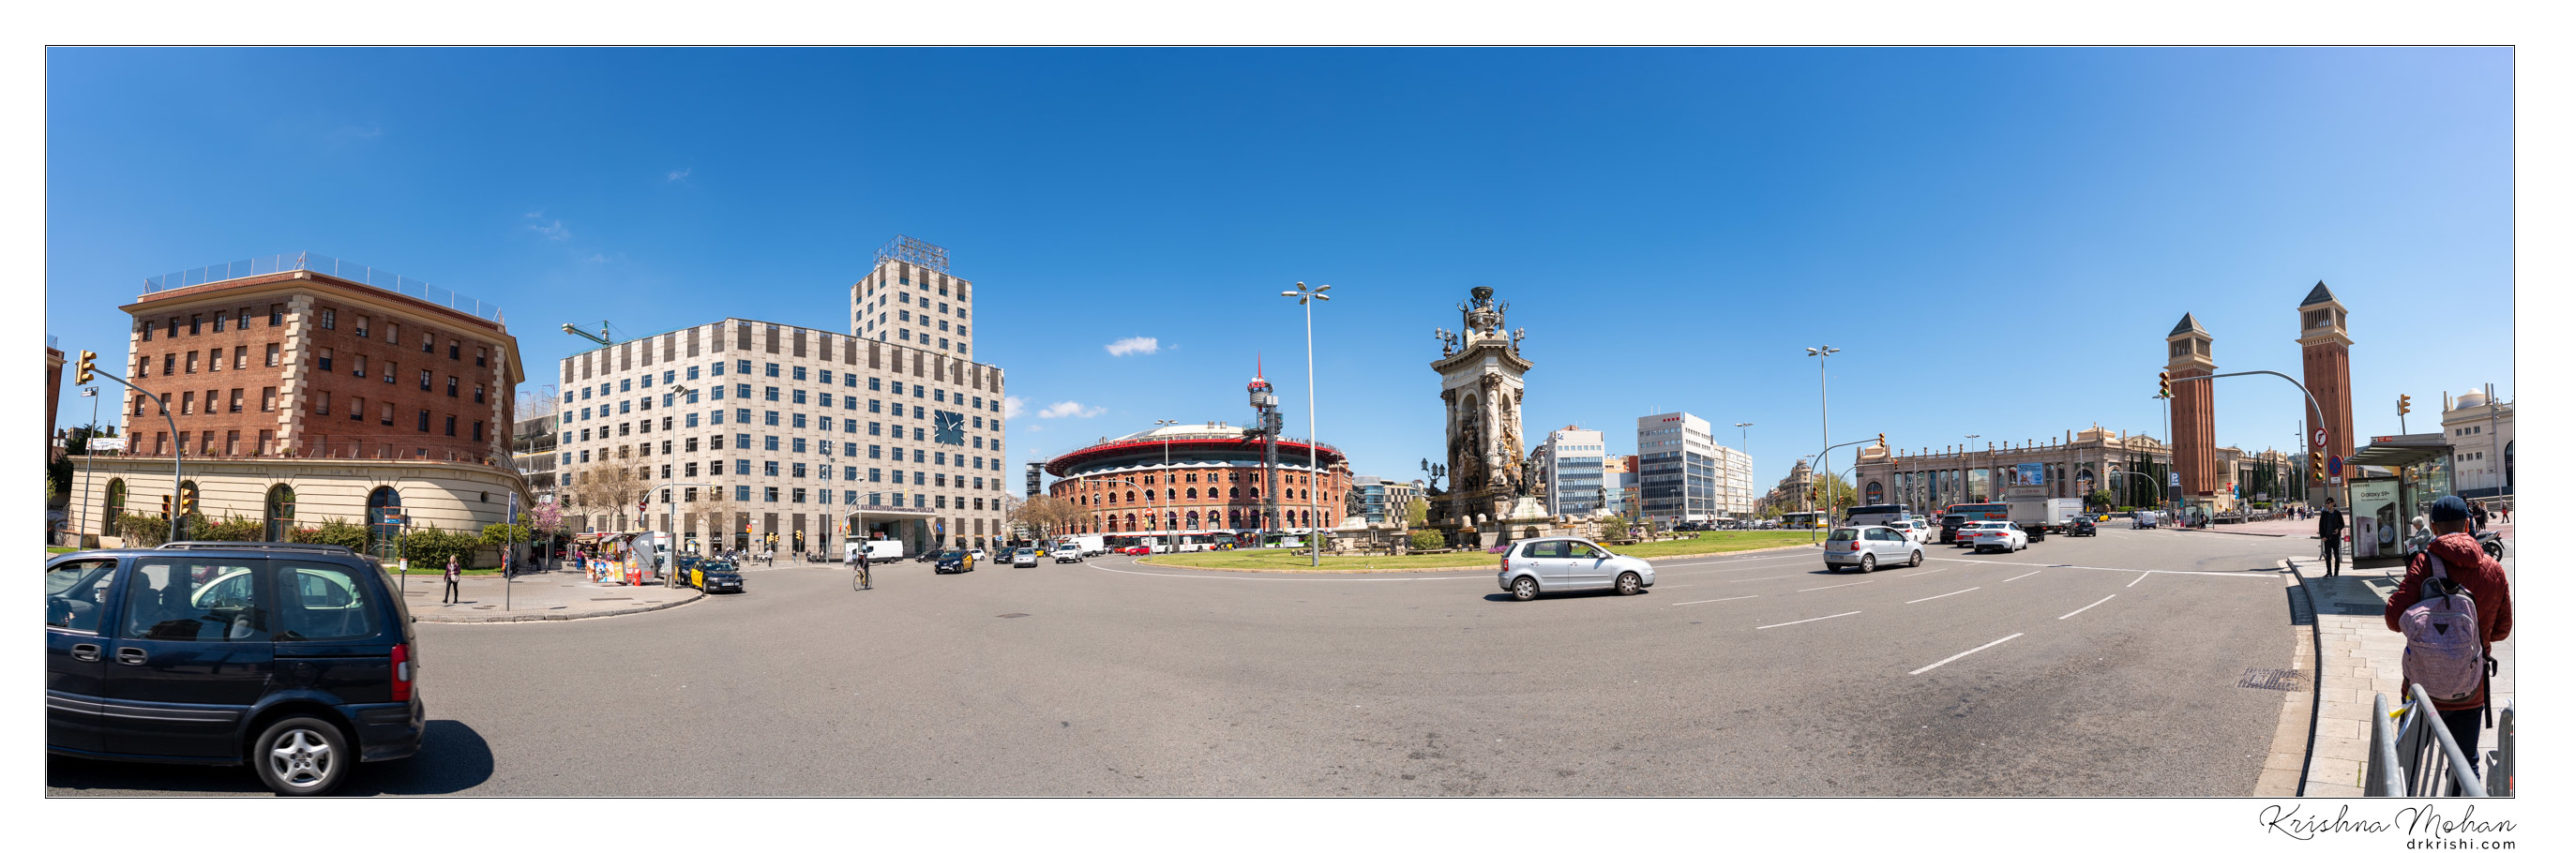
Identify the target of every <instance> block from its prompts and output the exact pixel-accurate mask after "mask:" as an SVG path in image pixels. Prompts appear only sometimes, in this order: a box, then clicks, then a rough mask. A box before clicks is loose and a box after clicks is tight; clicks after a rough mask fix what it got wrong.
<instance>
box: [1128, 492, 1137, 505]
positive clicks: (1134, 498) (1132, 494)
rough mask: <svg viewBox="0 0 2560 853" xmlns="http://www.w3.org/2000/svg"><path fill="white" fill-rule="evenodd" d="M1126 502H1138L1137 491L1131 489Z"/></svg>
mask: <svg viewBox="0 0 2560 853" xmlns="http://www.w3.org/2000/svg"><path fill="white" fill-rule="evenodd" d="M1127 502H1128V503H1137V502H1138V491H1137V490H1136V489H1131V490H1129V497H1128V499H1127Z"/></svg>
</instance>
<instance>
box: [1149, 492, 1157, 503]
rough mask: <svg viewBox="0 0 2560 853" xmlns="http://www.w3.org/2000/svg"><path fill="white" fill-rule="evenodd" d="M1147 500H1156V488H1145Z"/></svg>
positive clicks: (1150, 501)
mask: <svg viewBox="0 0 2560 853" xmlns="http://www.w3.org/2000/svg"><path fill="white" fill-rule="evenodd" d="M1147 502H1148V503H1155V502H1156V490H1154V489H1148V490H1147Z"/></svg>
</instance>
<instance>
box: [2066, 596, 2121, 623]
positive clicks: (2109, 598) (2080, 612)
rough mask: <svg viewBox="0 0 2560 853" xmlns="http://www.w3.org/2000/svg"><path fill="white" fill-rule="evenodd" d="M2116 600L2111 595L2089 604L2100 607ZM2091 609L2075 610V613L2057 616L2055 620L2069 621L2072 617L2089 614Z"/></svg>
mask: <svg viewBox="0 0 2560 853" xmlns="http://www.w3.org/2000/svg"><path fill="white" fill-rule="evenodd" d="M2114 598H2115V596H2112V595H2110V596H2107V597H2106V598H2101V599H2098V600H2096V601H2092V602H2090V603H2089V607H2096V606H2098V605H2101V604H2105V603H2107V602H2108V601H2111V600H2113V599H2114ZM2089 607H2083V608H2080V609H2078V610H2074V611H2071V612H2069V613H2065V614H2062V615H2060V616H2056V617H2054V618H2056V619H2069V618H2071V617H2074V616H2078V615H2080V614H2082V613H2085V612H2088V610H2089Z"/></svg>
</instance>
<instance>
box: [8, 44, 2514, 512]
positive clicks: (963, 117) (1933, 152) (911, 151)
mask: <svg viewBox="0 0 2560 853" xmlns="http://www.w3.org/2000/svg"><path fill="white" fill-rule="evenodd" d="M46 60H47V61H46V66H47V67H46V83H45V86H46V113H45V116H46V131H45V132H46V161H45V178H46V188H45V189H46V200H45V211H46V225H47V229H46V234H45V250H46V255H47V257H46V265H45V270H46V303H45V311H46V326H47V330H48V332H50V333H52V334H56V335H60V336H61V337H62V339H63V346H64V347H65V348H66V349H69V350H73V351H77V350H79V349H81V348H84V347H85V348H92V349H99V350H101V351H104V352H108V353H111V354H112V355H111V357H110V358H109V359H108V360H109V361H111V362H112V361H118V360H120V359H121V354H122V352H123V350H124V347H125V343H124V341H125V331H124V330H125V325H126V319H125V315H124V314H123V313H122V312H120V311H117V310H116V306H118V305H120V304H124V303H127V302H131V301H132V300H133V297H134V296H136V295H137V294H139V293H140V282H141V280H142V279H143V278H144V277H146V276H152V275H158V274H161V273H165V272H170V271H173V270H177V269H181V268H186V267H192V266H200V265H204V264H209V263H216V262H222V261H228V260H233V259H239V258H246V257H251V256H256V255H269V254H274V253H279V252H283V253H293V252H300V251H310V252H314V253H322V254H328V255H333V256H336V257H340V258H345V259H349V260H353V261H358V262H362V263H367V264H371V265H374V266H376V267H380V268H384V269H389V270H394V271H398V272H400V273H402V274H404V275H408V276H412V277H416V278H423V279H426V280H428V281H431V282H434V283H435V284H436V285H438V286H441V287H446V288H450V289H452V290H455V291H459V292H461V293H463V294H466V295H470V296H476V297H479V298H482V299H486V300H489V301H493V302H496V303H499V304H501V305H503V306H504V307H505V309H506V312H507V317H508V320H509V325H510V327H511V329H512V330H513V331H514V332H515V333H516V334H517V335H518V339H519V341H520V343H521V345H522V347H523V350H524V353H525V363H526V365H527V368H528V370H529V371H531V372H532V373H533V375H534V380H533V381H532V382H530V383H528V389H536V390H538V389H539V387H540V386H541V385H542V384H544V383H545V382H547V381H550V377H552V376H553V375H555V361H556V359H557V358H559V357H560V356H562V355H565V354H567V353H570V352H574V351H576V350H577V349H578V348H579V344H581V343H582V341H580V340H578V339H575V338H570V337H568V336H566V335H563V334H561V333H559V332H558V331H557V328H558V326H559V324H560V323H563V322H575V323H579V324H581V325H590V324H593V323H595V322H596V321H599V320H611V321H612V322H613V325H614V328H615V329H616V330H618V331H620V332H623V333H625V334H626V335H637V334H648V333H654V332H658V331H663V330H666V329H670V328H676V327H680V326H685V325H691V324H695V323H702V322H708V321H711V320H715V319H719V318H721V317H727V316H741V317H747V318H751V319H759V320H773V321H781V322H791V323H798V324H802V325H810V326H817V327H822V328H834V329H843V328H845V326H846V324H847V322H848V317H847V300H846V294H845V289H846V287H847V286H848V285H849V284H850V283H851V282H852V281H853V280H854V279H856V278H858V277H859V276H860V275H861V274H862V272H863V271H864V270H865V269H866V268H867V267H868V266H869V264H870V259H871V252H872V251H873V250H874V249H875V248H877V247H878V246H879V245H880V244H882V243H883V242H885V241H887V240H888V239H890V238H891V237H892V236H894V235H897V234H902V233H903V234H910V235H914V236H917V237H921V238H923V239H926V240H930V241H933V242H936V243H939V244H941V245H943V246H945V247H948V248H949V249H950V251H951V254H952V259H953V260H952V266H953V272H955V273H956V274H959V275H962V276H965V277H968V278H970V279H972V280H974V281H976V282H978V284H979V286H980V291H979V293H980V294H981V297H980V300H979V302H980V307H979V313H980V317H979V318H978V323H977V328H978V329H979V330H980V336H981V337H982V341H981V343H980V345H979V347H980V352H979V355H980V357H981V360H983V361H986V362H989V363H992V364H995V365H998V366H1000V367H1004V368H1006V369H1007V370H1008V373H1009V383H1010V391H1011V393H1012V395H1013V396H1015V397H1019V398H1021V400H1022V403H1021V406H1022V408H1021V410H1020V414H1018V415H1017V416H1016V418H1015V420H1014V422H1013V426H1012V428H1011V437H1012V438H1013V441H1012V442H1011V443H1010V446H1008V448H1007V457H1008V459H1009V461H1011V462H1013V463H1015V465H1016V469H1017V473H1018V466H1019V463H1020V462H1022V461H1024V460H1026V459H1031V458H1041V457H1045V456H1048V455H1052V454H1055V453H1059V452H1063V451H1065V450H1068V449H1071V448H1073V447H1076V446H1079V445H1081V444H1083V443H1087V442H1090V441H1092V440H1093V439H1095V438H1097V437H1101V436H1105V435H1118V434H1121V433H1125V432H1129V431H1132V430H1135V429H1139V428H1142V427H1145V426H1148V425H1150V424H1151V422H1152V421H1153V420H1154V419H1157V418H1173V419H1177V420H1181V421H1185V422H1195V423H1196V422H1200V421H1206V420H1226V421H1234V422H1241V421H1245V420H1247V419H1248V418H1249V415H1250V412H1249V410H1248V409H1247V408H1246V406H1245V404H1244V394H1243V386H1244V383H1245V382H1246V380H1247V379H1248V378H1250V377H1251V375H1252V372H1253V365H1254V360H1255V358H1256V357H1257V355H1259V356H1260V357H1261V358H1262V359H1263V360H1264V362H1265V363H1266V365H1267V367H1268V370H1269V375H1270V377H1271V379H1272V380H1273V381H1274V383H1275V384H1277V385H1278V386H1279V388H1280V391H1281V394H1282V400H1283V404H1284V406H1285V408H1286V409H1287V410H1288V418H1289V426H1290V432H1291V433H1293V434H1303V432H1304V430H1305V427H1306V424H1307V418H1306V412H1305V404H1306V400H1307V395H1306V375H1305V374H1306V360H1305V359H1306V351H1305V344H1304V337H1303V336H1304V334H1305V329H1304V327H1303V325H1302V314H1301V313H1300V309H1299V308H1298V306H1297V305H1296V303H1295V302H1294V301H1292V300H1287V299H1284V298H1282V297H1281V296H1280V295H1279V293H1280V291H1281V290H1284V289H1287V288H1288V287H1289V286H1290V285H1291V284H1293V283H1294V282H1298V281H1302V280H1303V281H1307V282H1310V283H1317V284H1331V285H1333V286H1334V289H1333V291H1332V293H1333V295H1335V296H1336V297H1337V298H1336V299H1335V301H1333V302H1331V303H1329V304H1326V305H1323V306H1321V307H1320V308H1319V309H1318V312H1317V317H1316V332H1315V334H1316V345H1317V353H1316V356H1317V357H1316V371H1317V377H1316V379H1317V391H1318V392H1319V394H1318V398H1317V411H1316V413H1315V415H1316V423H1315V430H1316V437H1317V438H1318V439H1319V440H1323V441H1326V442H1329V443H1333V444H1336V445H1338V446H1340V447H1342V448H1343V449H1344V450H1345V451H1346V452H1347V453H1348V454H1349V455H1350V457H1351V460H1352V463H1353V465H1354V467H1355V469H1357V470H1358V471H1359V472H1360V473H1369V474H1380V475H1385V476H1390V477H1397V478H1407V477H1411V476H1414V474H1415V470H1416V463H1417V462H1418V461H1419V460H1420V459H1421V458H1423V457H1425V456H1432V457H1435V458H1436V457H1437V456H1438V455H1439V453H1440V451H1439V448H1440V446H1441V425H1440V422H1439V420H1440V405H1439V403H1438V399H1437V387H1438V386H1437V377H1436V376H1435V375H1434V374H1433V373H1431V371H1430V370H1429V368H1428V367H1427V364H1428V363H1429V362H1430V361H1431V360H1432V359H1434V358H1436V357H1437V355H1438V353H1439V348H1438V345H1437V343H1436V342H1435V341H1434V340H1433V338H1432V335H1431V332H1432V329H1434V328H1435V327H1443V326H1452V325H1453V324H1454V323H1455V322H1456V312H1455V310H1454V308H1453V306H1454V304H1455V303H1457V302H1458V301H1460V300H1461V299H1463V298H1464V295H1465V291H1466V290H1467V288H1469V287H1472V286H1476V285H1486V286H1491V287H1493V288H1495V290H1496V292H1497V296H1498V298H1500V299H1503V300H1507V301H1509V302H1510V303H1511V306H1512V311H1511V318H1512V321H1513V323H1514V324H1515V325H1517V326H1524V327H1526V328H1527V329H1529V331H1530V336H1529V339H1528V341H1527V343H1526V344H1525V345H1524V347H1523V350H1524V354H1525V355H1526V356H1527V357H1528V358H1529V359H1531V360H1532V361H1534V362H1536V363H1537V367H1536V369H1535V370H1533V371H1532V372H1531V374H1530V380H1529V381H1530V391H1529V395H1528V398H1527V400H1526V413H1527V415H1526V428H1527V431H1528V432H1529V433H1530V434H1531V436H1532V437H1533V438H1534V437H1538V436H1543V435H1544V434H1545V433H1546V432H1547V431H1548V430H1552V429H1556V428H1559V427H1562V426H1565V425H1566V424H1568V423H1575V424H1580V425H1582V426H1585V427H1598V428H1601V429H1604V430H1606V431H1607V432H1608V442H1609V445H1610V448H1611V450H1612V452H1619V453H1628V452H1633V432H1632V429H1631V428H1630V427H1631V425H1632V424H1633V422H1634V419H1635V418H1636V417H1638V416H1640V415H1643V414H1646V413H1650V412H1654V411H1680V410H1685V411H1690V412H1694V413H1697V414H1700V415H1702V416H1705V417H1707V418H1709V419H1712V420H1713V421H1714V422H1715V423H1716V424H1717V425H1718V434H1719V436H1720V437H1721V438H1724V439H1725V440H1726V441H1727V442H1728V443H1735V444H1741V443H1744V440H1743V438H1742V437H1741V436H1740V435H1739V434H1737V433H1735V432H1734V431H1733V430H1732V429H1731V425H1732V424H1735V423H1737V422H1745V421H1748V422H1753V423H1755V424H1756V426H1754V427H1753V428H1752V429H1751V430H1750V435H1749V439H1748V442H1747V443H1748V446H1749V448H1750V450H1751V451H1752V452H1753V453H1754V455H1755V456H1756V457H1757V458H1758V460H1759V471H1758V474H1759V476H1758V480H1759V482H1758V484H1757V486H1758V487H1759V488H1763V489H1765V488H1767V487H1768V486H1770V485H1773V484H1774V483H1775V481H1776V480H1777V479H1778V478H1779V477H1780V476H1782V475H1783V474H1784V473H1785V469H1786V466H1787V465H1788V464H1790V463H1791V462H1792V460H1793V459H1794V458H1795V457H1798V456H1803V455H1807V454H1810V453H1812V452H1814V451H1815V450H1817V449H1819V448H1820V446H1821V440H1820V432H1821V422H1820V407H1819V402H1818V395H1817V388H1816V374H1815V368H1814V365H1813V363H1812V361H1811V360H1810V359H1807V358H1805V356H1804V355H1803V352H1804V347H1806V346H1811V345H1816V344H1827V345H1830V346H1835V347H1839V348H1840V349H1842V350H1843V352H1842V353H1841V354H1839V355H1837V356H1834V357H1833V358H1832V359H1831V367H1832V371H1831V373H1832V376H1831V391H1832V395H1831V396H1832V399H1831V406H1830V425H1831V432H1832V435H1833V436H1834V439H1833V440H1835V441H1846V440H1848V439H1849V437H1852V436H1857V435H1863V434H1868V433H1874V432H1879V431H1882V432H1885V433H1887V434H1888V436H1889V437H1890V438H1892V440H1893V441H1894V443H1895V444H1896V445H1898V446H1902V447H1906V448H1909V447H1915V446H1927V447H1932V448H1934V447H1938V446H1942V445H1953V444H1955V443H1958V442H1960V441H1962V440H1963V436H1964V435H1966V434H1968V433H1974V434H1980V435H1983V436H1984V437H1985V438H1986V439H1988V440H2007V441H2013V442H2023V441H2026V440H2030V439H2032V440H2036V441H2044V440H2048V439H2050V438H2052V437H2054V436H2058V435H2062V434H2064V433H2065V432H2066V431H2068V430H2071V429H2074V428H2085V427H2086V426H2087V425H2089V424H2090V423H2091V422H2092V421H2095V422H2099V423H2103V424H2105V425H2107V426H2109V427H2111V428H2118V429H2130V430H2133V431H2156V430H2157V429H2158V428H2159V424H2160V409H2159V406H2158V404H2157V403H2156V402H2155V401H2153V400H2152V399H2150V394H2151V393H2152V390H2153V384H2154V383H2153V375H2154V373H2156V372H2157V371H2158V370H2159V369H2160V366H2161V364H2162V362H2163V361H2164V359H2165V345H2164V344H2163V342H2162V339H2163V337H2164V336H2165V334H2166V333H2167V332H2168V330H2169V328H2170V327H2171V326H2172V325H2174V324H2175V323H2176V322H2177V320H2178V318H2179V316H2180V315H2181V314H2182V313H2185V312H2188V311H2193V312H2194V313H2195V314H2196V317H2197V319H2198V321H2199V322H2200V323H2201V324H2202V325H2203V326H2204V327H2205V328H2206V329H2207V330H2208V331H2210V332H2212V333H2213V334H2214V335H2215V339H2216V355H2217V357H2218V360H2219V361H2220V363H2221V364H2222V365H2223V366H2224V368H2225V369H2226V370H2246V369H2274V370H2282V371H2287V372H2297V371H2298V370H2299V368H2300V366H2301V359H2300V355H2299V348H2298V347H2297V346H2296V345H2295V344H2294V343H2293V338H2294V336H2295V334H2296V329H2295V323H2296V321H2295V314H2294V310H2293V309H2294V306H2295V305H2296V304H2297V303H2298V302H2300V300H2301V298H2302V296H2303V294H2304V293H2306V292H2307V291H2309V290H2310V289H2311V286H2312V284H2313V282H2315V281H2320V280H2325V281H2327V282H2328V284H2329V286H2330V288H2331V289H2332V290H2333V291H2335V292H2336V293H2337V294H2338V297H2339V299H2340V300H2341V301H2342V302H2344V303H2345V304H2346V306H2347V307H2348V309H2349V310H2350V312H2352V313H2351V314H2350V317H2349V329H2350V332H2351V334H2352V335H2353V336H2354V338H2355V340H2356V347H2355V349H2354V356H2355V375H2354V385H2355V389H2356V390H2357V392H2358V395H2359V396H2358V398H2357V400H2356V421H2357V426H2358V429H2357V433H2358V438H2359V439H2360V440H2361V439H2363V438H2364V437H2367V436H2370V435H2373V434H2376V433H2389V432H2398V431H2399V426H2398V423H2397V420H2396V418H2395V417H2394V411H2393V401H2394V400H2395V399H2396V397H2397V395H2398V394H2402V393H2407V394H2410V395H2412V396H2413V397H2414V398H2415V399H2416V400H2417V401H2418V402H2417V407H2416V408H2417V410H2416V412H2415V413H2413V414H2412V415H2411V418H2410V421H2409V426H2408V429H2409V431H2411V432H2427V431H2434V430H2435V429H2437V420H2436V414H2435V412H2436V402H2437V401H2438V400H2439V397H2440V395H2441V394H2442V393H2443V392H2446V391H2452V392H2455V393H2459V392H2461V391H2462V390H2464V389H2467V388H2471V387H2476V386H2478V385H2480V384H2481V383H2483V382H2495V383H2498V385H2499V386H2500V389H2501V391H2502V393H2505V392H2507V389H2509V388H2510V387H2511V386H2512V384H2513V381H2514V372H2515V366H2514V365H2515V357H2514V350H2515V336H2514V328H2515V314H2514V296H2515V291H2514V285H2513V279H2514V262H2513V253H2514V248H2515V244H2514V215H2513V210H2514V198H2515V193H2514V188H2513V184H2514V179H2515V171H2514V155H2515V151H2514V142H2513V139H2514V86H2513V82H2512V80H2513V67H2514V66H2513V53H2512V52H2511V51H2509V50H2506V49H2432V50H2426V49H2387V50H2342V49H2278V50H2237V49H2104V50H2042V49H1993V50H1960V49H1887V50H1855V49H1809V50H1784V49H1727V50H1665V49H1650V50H1473V49H1436V50H1188V49H1146V50H1070V49H1028V50H930V49H901V50H859V51H837V50H693V51H660V50H618V49H578V50H497V49H469V50H427V49H402V50H95V49H52V50H49V51H48V52H47V54H46ZM1128 338H1153V339H1155V341H1156V343H1157V345H1156V348H1155V350H1154V351H1153V352H1152V353H1146V352H1142V351H1125V352H1123V353H1122V354H1119V355H1114V354H1112V352H1111V351H1110V350H1109V349H1107V347H1109V345H1111V344H1112V343H1114V342H1115V341H1120V340H1123V339H1128ZM1973 398H1979V399H1973ZM2218 398H2219V406H2220V417H2219V420H2218V427H2217V428H2218V432H2219V437H2220V439H2221V440H2222V441H2223V442H2224V443H2226V444H2239V445H2242V446H2246V447H2250V448H2258V447H2264V446H2270V445H2273V446H2283V447H2291V446H2292V445H2293V443H2294V440H2295V439H2294V430H2295V422H2296V421H2297V420H2298V419H2299V418H2300V417H2301V405H2300V403H2299V399H2300V397H2299V395H2298V394H2295V393H2294V392H2292V390H2291V389H2290V387H2289V386H2285V385H2283V384H2282V383H2281V382H2280V381H2278V380H2274V379H2262V380H2248V379H2241V380H2232V381H2230V382H2226V383H2225V384H2224V385H2223V387H2222V388H2221V389H2220V390H2219V391H2218ZM1066 402H1073V403H1075V404H1076V409H1078V410H1080V411H1081V412H1083V413H1092V412H1099V414H1083V415H1079V414H1068V413H1065V412H1062V411H1061V410H1062V409H1064V408H1065V407H1063V406H1061V405H1060V404H1062V403H1066ZM85 403H86V401H84V400H81V399H80V398H78V397H77V396H76V395H72V394H69V393H68V392H67V391H66V396H65V398H64V401H63V405H62V410H61V411H60V412H59V413H57V418H56V420H57V422H58V423H60V424H62V425H70V424H74V423H83V422H86V421H87V420H88V411H87V408H88V407H87V406H86V405H85ZM1044 411H1046V412H1047V413H1048V414H1050V415H1053V416H1051V417H1043V416H1042V413H1043V412H1044ZM1008 479H1009V480H1010V481H1011V482H1010V484H1009V485H1010V487H1011V488H1013V489H1015V490H1019V489H1020V486H1021V484H1020V481H1019V479H1018V477H1009V478H1008Z"/></svg>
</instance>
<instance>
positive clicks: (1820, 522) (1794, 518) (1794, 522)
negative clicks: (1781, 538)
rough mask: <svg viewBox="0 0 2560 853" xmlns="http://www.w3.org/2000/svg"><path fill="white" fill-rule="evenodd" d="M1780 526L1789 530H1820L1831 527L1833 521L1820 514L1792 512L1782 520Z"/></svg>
mask: <svg viewBox="0 0 2560 853" xmlns="http://www.w3.org/2000/svg"><path fill="white" fill-rule="evenodd" d="M1779 524H1780V526H1782V527H1785V528H1786V529H1788V530H1819V529H1821V528H1825V527H1830V526H1831V521H1830V520H1829V519H1826V518H1823V515H1822V513H1818V512H1791V513H1787V514H1786V516H1785V517H1784V518H1782V519H1780V521H1779Z"/></svg>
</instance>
